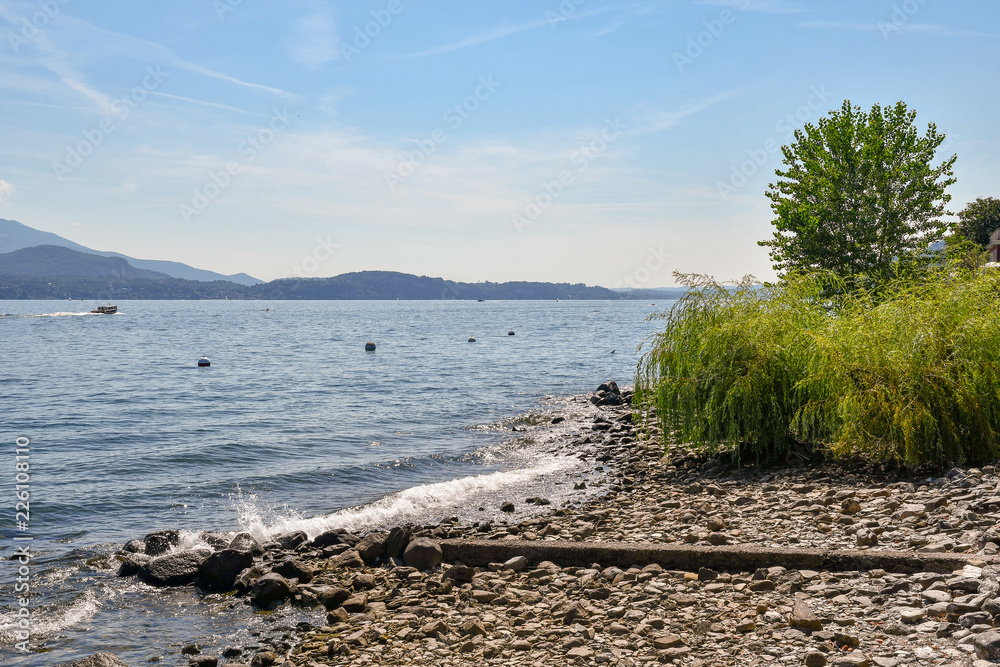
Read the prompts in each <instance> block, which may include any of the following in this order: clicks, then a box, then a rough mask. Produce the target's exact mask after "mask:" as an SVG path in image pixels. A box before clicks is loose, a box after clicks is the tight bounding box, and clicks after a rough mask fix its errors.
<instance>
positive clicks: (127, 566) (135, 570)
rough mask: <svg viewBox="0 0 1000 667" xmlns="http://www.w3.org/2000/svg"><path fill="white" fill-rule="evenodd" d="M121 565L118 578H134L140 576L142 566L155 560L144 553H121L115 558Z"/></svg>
mask: <svg viewBox="0 0 1000 667" xmlns="http://www.w3.org/2000/svg"><path fill="white" fill-rule="evenodd" d="M115 557H116V558H117V559H118V560H119V561H121V565H119V566H118V576H119V577H134V576H135V575H137V574H139V570H141V569H142V566H143V565H145V564H146V563H148V562H149V561H151V560H153V558H152V557H151V556H148V555H146V554H144V553H135V552H132V553H120V554H118V555H117V556H115Z"/></svg>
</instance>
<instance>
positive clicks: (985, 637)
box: [972, 630, 1000, 660]
mask: <svg viewBox="0 0 1000 667" xmlns="http://www.w3.org/2000/svg"><path fill="white" fill-rule="evenodd" d="M972 646H973V647H974V648H975V649H976V657H977V658H980V659H982V660H1000V630H987V631H986V632H980V633H979V634H978V635H976V638H975V639H973V640H972Z"/></svg>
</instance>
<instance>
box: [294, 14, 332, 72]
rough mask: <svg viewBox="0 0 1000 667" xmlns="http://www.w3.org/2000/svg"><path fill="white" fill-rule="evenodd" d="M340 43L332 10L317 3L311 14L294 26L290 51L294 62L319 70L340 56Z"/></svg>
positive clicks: (300, 19)
mask: <svg viewBox="0 0 1000 667" xmlns="http://www.w3.org/2000/svg"><path fill="white" fill-rule="evenodd" d="M339 43H340V42H339V41H338V39H337V29H336V25H335V23H334V20H333V12H332V10H331V9H330V8H329V7H328V6H326V4H325V3H316V4H315V6H314V8H313V11H312V12H311V13H309V14H307V15H306V16H303V17H301V18H299V19H297V20H296V21H295V24H294V25H293V26H292V37H291V40H290V41H289V42H288V50H289V52H290V53H291V57H292V60H293V61H294V62H297V63H298V64H300V65H304V66H306V67H308V68H310V69H317V68H319V67H320V66H321V65H323V64H325V63H328V62H330V61H331V60H334V59H335V58H337V56H339V55H340V51H339V50H338V45H339Z"/></svg>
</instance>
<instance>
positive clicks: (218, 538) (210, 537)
mask: <svg viewBox="0 0 1000 667" xmlns="http://www.w3.org/2000/svg"><path fill="white" fill-rule="evenodd" d="M198 539H200V540H201V541H202V542H204V543H205V544H207V545H208V546H210V547H212V550H213V551H218V550H219V549H227V548H228V547H229V543H230V542H231V541H232V540H230V539H229V536H228V535H226V534H225V533H219V532H214V531H204V532H202V533H200V534H199V535H198Z"/></svg>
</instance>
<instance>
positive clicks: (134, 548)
mask: <svg viewBox="0 0 1000 667" xmlns="http://www.w3.org/2000/svg"><path fill="white" fill-rule="evenodd" d="M122 551H124V552H125V553H130V554H144V553H146V543H145V542H144V541H143V540H129V541H128V542H127V543H126V544H125V548H124V549H122Z"/></svg>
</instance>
